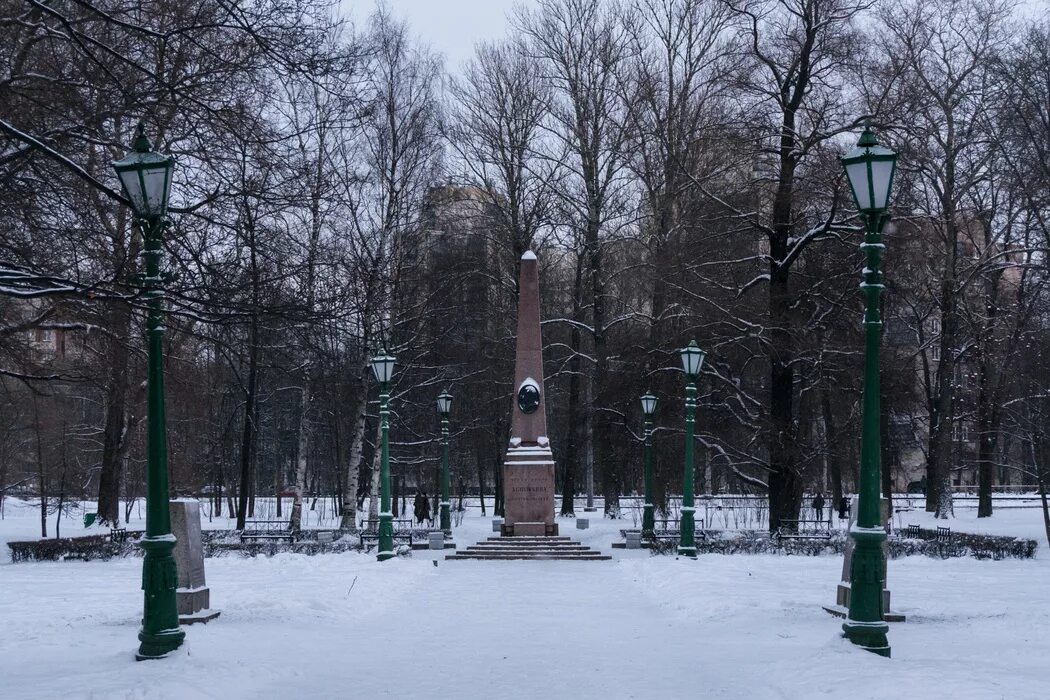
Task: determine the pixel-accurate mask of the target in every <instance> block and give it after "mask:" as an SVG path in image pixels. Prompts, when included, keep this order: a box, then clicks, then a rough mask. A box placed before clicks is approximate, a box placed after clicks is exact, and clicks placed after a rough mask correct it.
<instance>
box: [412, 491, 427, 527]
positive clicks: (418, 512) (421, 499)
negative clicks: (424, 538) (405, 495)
mask: <svg viewBox="0 0 1050 700" xmlns="http://www.w3.org/2000/svg"><path fill="white" fill-rule="evenodd" d="M413 512H414V513H415V516H416V523H417V524H419V525H422V524H423V521H424V520H430V499H429V498H427V495H426V493H424V492H422V491H416V498H415V501H414V502H413Z"/></svg>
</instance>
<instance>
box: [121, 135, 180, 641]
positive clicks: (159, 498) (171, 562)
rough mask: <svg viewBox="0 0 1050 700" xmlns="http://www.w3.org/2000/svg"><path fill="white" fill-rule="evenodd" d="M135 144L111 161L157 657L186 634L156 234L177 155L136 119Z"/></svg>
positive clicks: (147, 598) (149, 619) (149, 615)
mask: <svg viewBox="0 0 1050 700" xmlns="http://www.w3.org/2000/svg"><path fill="white" fill-rule="evenodd" d="M132 147H133V149H134V150H133V151H131V152H130V153H128V154H127V155H126V156H124V158H122V159H121V160H117V161H114V162H113V164H112V165H113V169H114V170H115V171H116V173H117V178H118V179H119V180H120V184H121V187H122V188H123V190H124V195H125V196H126V197H127V198H128V201H129V202H130V203H131V208H132V211H133V212H134V214H135V222H136V224H137V225H138V227H139V230H140V231H141V232H142V239H143V251H142V257H143V258H144V260H145V268H146V269H145V275H144V276H143V278H142V288H143V290H144V294H143V296H144V297H145V299H146V303H147V305H148V307H149V311H148V313H147V317H146V337H147V345H148V348H147V352H148V369H147V373H146V534H145V536H144V537H143V538H142V539H141V540H140V541H139V542H140V544H141V545H142V548H143V549H144V550H145V551H146V556H145V558H144V559H143V561H142V590H143V592H144V594H145V595H144V600H143V614H142V629H141V630H139V642H140V643H139V651H138V654H136V655H135V658H136V659H139V660H140V661H141V660H143V659H159V658H162V657H164V656H167V655H168V654H170V653H171V652H173V651H175V650H176V649H178V648H179V647H180V646H182V640H183V639H185V637H186V634H185V632H183V631H182V630H181V629H180V628H179V613H178V608H177V606H176V603H175V587H176V585H177V583H178V576H177V575H176V570H175V558H174V557H173V556H172V550H173V549H175V537H174V535H172V534H171V516H170V512H169V509H168V498H169V493H168V446H167V427H166V424H165V418H164V279H163V277H162V275H161V272H160V257H161V255H162V252H163V251H162V238H163V235H164V226H165V224H166V223H167V218H166V216H167V213H168V196H169V195H170V194H171V173H172V171H173V170H174V169H175V159H174V158H172V157H171V156H169V155H166V154H162V153H157V152H156V151H154V150H153V144H151V143H150V141H149V139H148V138H146V133H145V129H144V127H143V125H142V124H141V123H140V124H139V126H138V133H137V134H136V136H135V142H134V144H133V146H132Z"/></svg>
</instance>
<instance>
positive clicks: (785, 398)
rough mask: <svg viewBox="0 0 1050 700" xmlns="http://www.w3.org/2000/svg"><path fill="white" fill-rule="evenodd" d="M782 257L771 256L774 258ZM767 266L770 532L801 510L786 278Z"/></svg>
mask: <svg viewBox="0 0 1050 700" xmlns="http://www.w3.org/2000/svg"><path fill="white" fill-rule="evenodd" d="M784 253H785V254H786V250H785V251H784ZM782 257H783V256H782V255H780V256H778V255H777V253H776V252H774V253H773V258H774V259H782ZM771 264H772V265H774V268H773V273H772V274H771V275H770V284H769V311H770V323H771V325H772V327H773V330H772V333H771V342H770V344H769V354H770V382H769V408H770V412H769V413H770V415H769V418H770V435H769V469H770V474H769V529H770V532H772V531H774V530H776V529H777V528H778V527H780V520H781V519H782V518H786V519H794V518H797V517H798V514H799V510H800V509H801V507H802V481H801V479H799V475H798V468H797V462H796V460H795V450H794V442H795V431H794V390H795V370H794V365H793V360H794V350H793V342H792V334H791V330H790V324H791V319H790V313H791V312H790V298H789V291H788V279H787V273H786V272H782V271H781V268H780V267H779V266H778V265H776V264H775V263H771Z"/></svg>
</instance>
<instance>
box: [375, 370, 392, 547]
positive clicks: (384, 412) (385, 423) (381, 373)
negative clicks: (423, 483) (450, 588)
mask: <svg viewBox="0 0 1050 700" xmlns="http://www.w3.org/2000/svg"><path fill="white" fill-rule="evenodd" d="M394 362H395V360H394V356H393V355H389V354H387V352H386V350H383V351H382V352H380V353H379V354H378V355H376V356H375V357H373V358H372V372H373V373H374V374H375V375H376V380H377V381H378V382H379V429H380V432H381V433H382V435H383V445H382V450H383V452H382V462H381V463H380V471H379V552H378V553H377V554H376V558H377V559H378V560H379V561H386V560H387V559H390V558H391V557H393V556H394V514H393V513H392V512H391V511H390V378H391V377H392V376H393V375H394Z"/></svg>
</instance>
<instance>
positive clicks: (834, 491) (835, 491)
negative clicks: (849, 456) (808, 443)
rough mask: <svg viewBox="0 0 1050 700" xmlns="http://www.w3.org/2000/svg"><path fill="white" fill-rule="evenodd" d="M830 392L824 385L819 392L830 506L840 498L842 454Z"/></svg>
mask: <svg viewBox="0 0 1050 700" xmlns="http://www.w3.org/2000/svg"><path fill="white" fill-rule="evenodd" d="M830 394H831V392H830V391H829V390H828V389H827V388H826V387H825V388H824V389H822V390H821V392H820V409H821V412H822V413H823V415H824V440H825V442H826V443H827V455H828V474H829V475H830V477H831V497H832V499H833V500H832V502H831V504H832V508H838V507H839V502H840V501H841V500H842V495H843V494H842V455H841V453H839V451H838V444H839V430H838V426H837V425H835V413H834V412H833V411H832V410H831V395H830Z"/></svg>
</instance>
